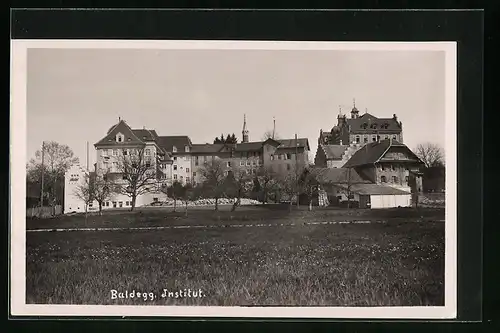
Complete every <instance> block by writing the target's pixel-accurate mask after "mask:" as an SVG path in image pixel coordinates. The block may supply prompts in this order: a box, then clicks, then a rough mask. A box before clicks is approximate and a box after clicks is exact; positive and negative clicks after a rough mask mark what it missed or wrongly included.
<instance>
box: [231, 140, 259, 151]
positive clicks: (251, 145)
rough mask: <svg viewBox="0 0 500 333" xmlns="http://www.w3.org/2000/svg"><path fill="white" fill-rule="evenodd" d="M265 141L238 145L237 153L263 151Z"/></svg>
mask: <svg viewBox="0 0 500 333" xmlns="http://www.w3.org/2000/svg"><path fill="white" fill-rule="evenodd" d="M263 143H264V142H263V141H260V142H245V143H238V144H236V149H235V151H238V152H239V151H256V150H260V149H262V145H263Z"/></svg>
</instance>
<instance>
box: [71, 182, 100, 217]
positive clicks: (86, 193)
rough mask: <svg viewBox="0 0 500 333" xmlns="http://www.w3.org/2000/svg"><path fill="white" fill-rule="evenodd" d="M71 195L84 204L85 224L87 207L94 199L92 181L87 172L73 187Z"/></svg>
mask: <svg viewBox="0 0 500 333" xmlns="http://www.w3.org/2000/svg"><path fill="white" fill-rule="evenodd" d="M73 195H74V196H75V197H77V198H78V199H80V200H82V201H83V203H84V205H85V224H87V215H88V207H89V205H90V204H91V203H92V202H93V201H94V195H95V188H94V181H93V179H92V178H91V176H90V175H89V174H85V175H84V176H83V181H82V182H81V183H80V184H78V185H77V186H76V187H75V189H74V191H73Z"/></svg>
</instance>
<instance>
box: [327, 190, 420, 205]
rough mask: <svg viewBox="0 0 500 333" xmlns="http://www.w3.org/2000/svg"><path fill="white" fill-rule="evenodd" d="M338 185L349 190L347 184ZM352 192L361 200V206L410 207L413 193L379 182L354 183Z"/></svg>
mask: <svg viewBox="0 0 500 333" xmlns="http://www.w3.org/2000/svg"><path fill="white" fill-rule="evenodd" d="M336 187H338V188H341V189H343V190H347V188H346V186H345V184H338V185H336ZM350 192H351V193H352V194H354V195H353V197H354V198H355V199H356V198H357V199H358V200H359V207H360V208H393V207H410V206H411V193H409V192H406V191H403V190H400V189H397V188H394V187H391V186H384V185H378V184H353V185H351V188H350Z"/></svg>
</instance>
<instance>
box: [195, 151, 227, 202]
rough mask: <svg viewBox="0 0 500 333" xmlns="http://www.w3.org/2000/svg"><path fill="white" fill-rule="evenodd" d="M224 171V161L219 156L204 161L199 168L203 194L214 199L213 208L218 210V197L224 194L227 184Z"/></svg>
mask: <svg viewBox="0 0 500 333" xmlns="http://www.w3.org/2000/svg"><path fill="white" fill-rule="evenodd" d="M226 172H227V170H226V166H225V163H224V162H223V161H222V160H221V159H219V158H214V159H212V160H211V161H207V162H205V163H204V164H203V166H202V167H201V168H200V174H201V178H202V181H203V194H204V196H205V197H210V198H214V199H215V210H219V199H220V198H221V197H223V196H224V194H225V190H226V185H227V183H226V177H227V174H226Z"/></svg>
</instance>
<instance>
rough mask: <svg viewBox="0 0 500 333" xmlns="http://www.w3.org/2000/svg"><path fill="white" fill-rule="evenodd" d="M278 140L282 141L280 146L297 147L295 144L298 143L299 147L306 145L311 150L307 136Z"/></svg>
mask: <svg viewBox="0 0 500 333" xmlns="http://www.w3.org/2000/svg"><path fill="white" fill-rule="evenodd" d="M276 141H277V142H279V143H280V145H279V146H278V148H295V145H297V147H299V148H302V147H306V148H307V149H308V150H311V149H310V148H309V140H308V139H306V138H300V139H297V141H295V139H280V140H276Z"/></svg>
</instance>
